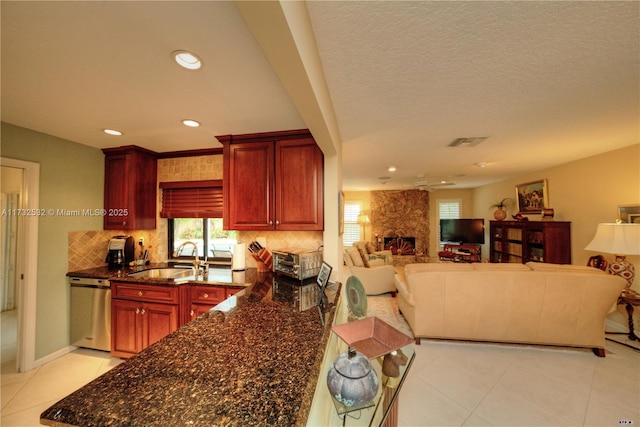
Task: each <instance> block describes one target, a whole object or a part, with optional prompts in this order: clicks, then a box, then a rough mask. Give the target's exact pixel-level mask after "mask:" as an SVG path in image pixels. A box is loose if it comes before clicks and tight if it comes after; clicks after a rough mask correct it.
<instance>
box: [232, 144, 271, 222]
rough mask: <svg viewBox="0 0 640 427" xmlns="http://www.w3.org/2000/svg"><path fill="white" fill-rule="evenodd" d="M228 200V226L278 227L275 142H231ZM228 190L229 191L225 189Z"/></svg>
mask: <svg viewBox="0 0 640 427" xmlns="http://www.w3.org/2000/svg"><path fill="white" fill-rule="evenodd" d="M225 161H228V167H229V179H228V181H229V182H226V181H227V180H225V182H224V183H223V185H224V186H227V185H228V187H227V191H228V199H227V200H226V201H225V205H224V210H225V214H226V215H225V222H226V220H228V226H225V228H229V229H234V230H271V229H273V227H274V193H273V191H274V190H273V187H274V183H273V180H274V163H275V159H274V145H273V142H255V143H243V144H235V145H234V144H231V145H230V147H229V158H228V159H225ZM225 193H226V191H225Z"/></svg>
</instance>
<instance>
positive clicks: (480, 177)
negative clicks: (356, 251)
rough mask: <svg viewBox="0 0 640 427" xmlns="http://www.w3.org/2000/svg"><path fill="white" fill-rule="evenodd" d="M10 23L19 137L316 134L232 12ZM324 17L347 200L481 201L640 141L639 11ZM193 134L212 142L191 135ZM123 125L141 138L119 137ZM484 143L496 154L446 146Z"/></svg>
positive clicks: (522, 5) (375, 6)
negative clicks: (416, 188)
mask: <svg viewBox="0 0 640 427" xmlns="http://www.w3.org/2000/svg"><path fill="white" fill-rule="evenodd" d="M0 7H1V8H2V10H1V12H2V52H1V54H2V110H1V112H2V120H3V121H6V122H8V123H12V124H15V125H18V126H23V127H26V128H30V129H33V130H36V131H40V132H45V133H48V134H52V135H55V136H58V137H62V138H66V139H69V140H72V141H76V142H79V143H83V144H88V145H92V146H95V147H100V148H103V147H112V146H118V145H129V144H135V145H140V146H143V147H146V148H149V149H153V150H156V151H174V150H183V149H198V148H208V147H217V146H219V144H218V142H217V140H216V139H215V137H214V136H215V135H220V134H228V133H248V132H260V131H271V130H281V129H295V128H302V127H311V124H309V123H305V121H304V120H303V119H302V116H301V114H300V113H299V112H298V110H297V109H296V107H295V106H294V103H293V102H292V101H291V98H290V96H289V95H288V94H287V91H286V90H285V87H287V84H286V83H287V82H286V81H285V82H284V83H285V84H283V82H282V81H280V80H279V77H280V79H282V78H286V77H283V74H282V73H280V74H276V73H275V72H274V70H273V69H272V67H271V65H270V62H269V60H268V59H267V56H266V55H265V54H264V53H263V51H262V50H261V48H260V45H259V44H258V42H257V41H256V39H255V38H254V35H253V34H252V32H251V31H250V30H249V28H248V27H247V26H246V24H245V22H244V20H243V18H242V16H241V15H240V13H239V12H238V10H237V8H236V5H235V4H234V3H233V2H221V1H220V2H219V1H216V2H211V1H194V2H189V1H187V2H12V1H2V2H1V3H0ZM307 9H308V13H309V17H310V22H311V26H312V29H313V32H314V34H315V39H316V43H317V47H318V52H319V57H320V61H321V64H322V71H323V73H324V77H325V79H326V84H327V86H328V89H329V95H330V98H331V101H332V106H333V110H334V112H335V117H336V120H337V123H338V127H339V132H340V136H341V138H342V147H343V166H344V172H343V174H344V175H343V179H344V188H345V189H349V190H355V189H392V188H411V187H412V184H413V183H415V182H416V181H428V182H430V183H436V182H439V181H440V180H441V179H452V180H453V181H454V182H456V186H455V187H454V188H463V187H473V186H477V185H482V184H485V183H488V182H492V181H496V180H500V179H504V178H505V177H508V176H511V175H515V174H521V173H525V172H529V171H535V170H539V169H542V168H546V167H551V166H554V165H557V164H561V163H565V162H568V161H572V160H575V159H579V158H583V157H588V156H591V155H595V154H598V153H601V152H605V151H608V150H612V149H615V148H619V147H623V146H627V145H630V144H634V143H638V141H639V140H640V137H639V135H638V133H639V127H640V126H639V117H640V110H639V107H638V103H639V94H640V88H639V83H638V82H639V79H640V77H639V76H640V71H639V56H640V48H639V40H640V35H639V28H640V19H639V16H640V10H639V9H640V3H638V2H600V1H592V2H548V1H545V2H536V1H527V2H502V1H501V2H484V1H483V2H476V1H471V2H455V1H447V2H424V1H422V2H421V1H410V2H402V1H382V2H357V1H348V2H347V1H336V2H333V1H318V2H315V1H314V2H307ZM296 24H298V23H296ZM274 25H275V24H274ZM177 49H190V50H192V51H194V52H196V53H198V54H199V55H200V56H202V57H203V59H204V61H205V67H204V69H203V70H201V71H198V72H187V71H184V70H182V69H180V68H178V67H177V66H176V65H175V64H174V63H172V62H171V58H170V53H171V52H172V51H173V50H177ZM278 76H279V77H278ZM294 98H295V96H294ZM183 118H193V119H196V120H199V121H201V122H202V124H203V126H202V127H200V128H198V129H188V128H184V127H183V126H182V125H181V124H180V120H181V119H183ZM106 127H112V128H119V129H122V130H123V131H124V132H125V135H124V136H123V137H120V138H115V139H114V138H113V137H109V136H107V135H104V134H102V133H101V132H100V130H101V129H102V128H106ZM479 136H487V137H488V139H487V140H486V141H484V142H483V143H481V144H479V145H477V146H475V147H459V148H451V147H448V146H447V145H448V144H449V143H450V142H451V141H452V140H454V139H455V138H459V137H479ZM476 162H486V163H487V166H486V167H485V168H478V167H475V166H474V163H476ZM390 165H394V166H396V167H397V168H398V171H397V172H395V173H394V174H390V173H388V172H387V171H386V168H387V167H388V166H390ZM382 176H389V177H390V179H389V180H388V182H387V183H386V184H383V182H384V181H386V180H380V179H379V178H380V177H382Z"/></svg>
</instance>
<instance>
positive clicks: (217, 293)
mask: <svg viewBox="0 0 640 427" xmlns="http://www.w3.org/2000/svg"><path fill="white" fill-rule="evenodd" d="M190 286H191V289H190V290H191V308H190V311H189V316H190V320H193V319H195V318H196V317H198V316H200V315H201V314H203V313H206V312H207V311H209V310H210V309H211V308H212V307H214V306H215V305H217V304H219V303H221V302H222V301H224V300H225V299H227V298H228V297H230V296H231V295H233V294H235V293H237V292H240V291H241V290H242V288H231V287H226V286H206V285H190Z"/></svg>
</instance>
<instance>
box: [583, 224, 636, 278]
mask: <svg viewBox="0 0 640 427" xmlns="http://www.w3.org/2000/svg"><path fill="white" fill-rule="evenodd" d="M585 250H588V251H596V252H604V253H609V254H613V255H615V256H616V260H615V261H614V262H612V263H610V264H609V273H610V274H615V275H617V276H620V277H622V278H623V279H625V280H626V281H627V288H628V287H630V286H631V284H632V283H633V277H634V276H635V268H634V267H633V264H631V263H630V262H628V261H627V260H626V259H625V256H626V255H640V224H630V223H622V222H617V223H601V224H598V228H596V235H595V236H594V237H593V240H591V242H590V243H589V244H588V245H587V246H586V247H585Z"/></svg>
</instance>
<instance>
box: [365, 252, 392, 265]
mask: <svg viewBox="0 0 640 427" xmlns="http://www.w3.org/2000/svg"><path fill="white" fill-rule="evenodd" d="M368 258H369V266H370V267H373V266H378V265H385V263H386V259H387V257H386V256H384V255H382V254H370V255H368Z"/></svg>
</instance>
